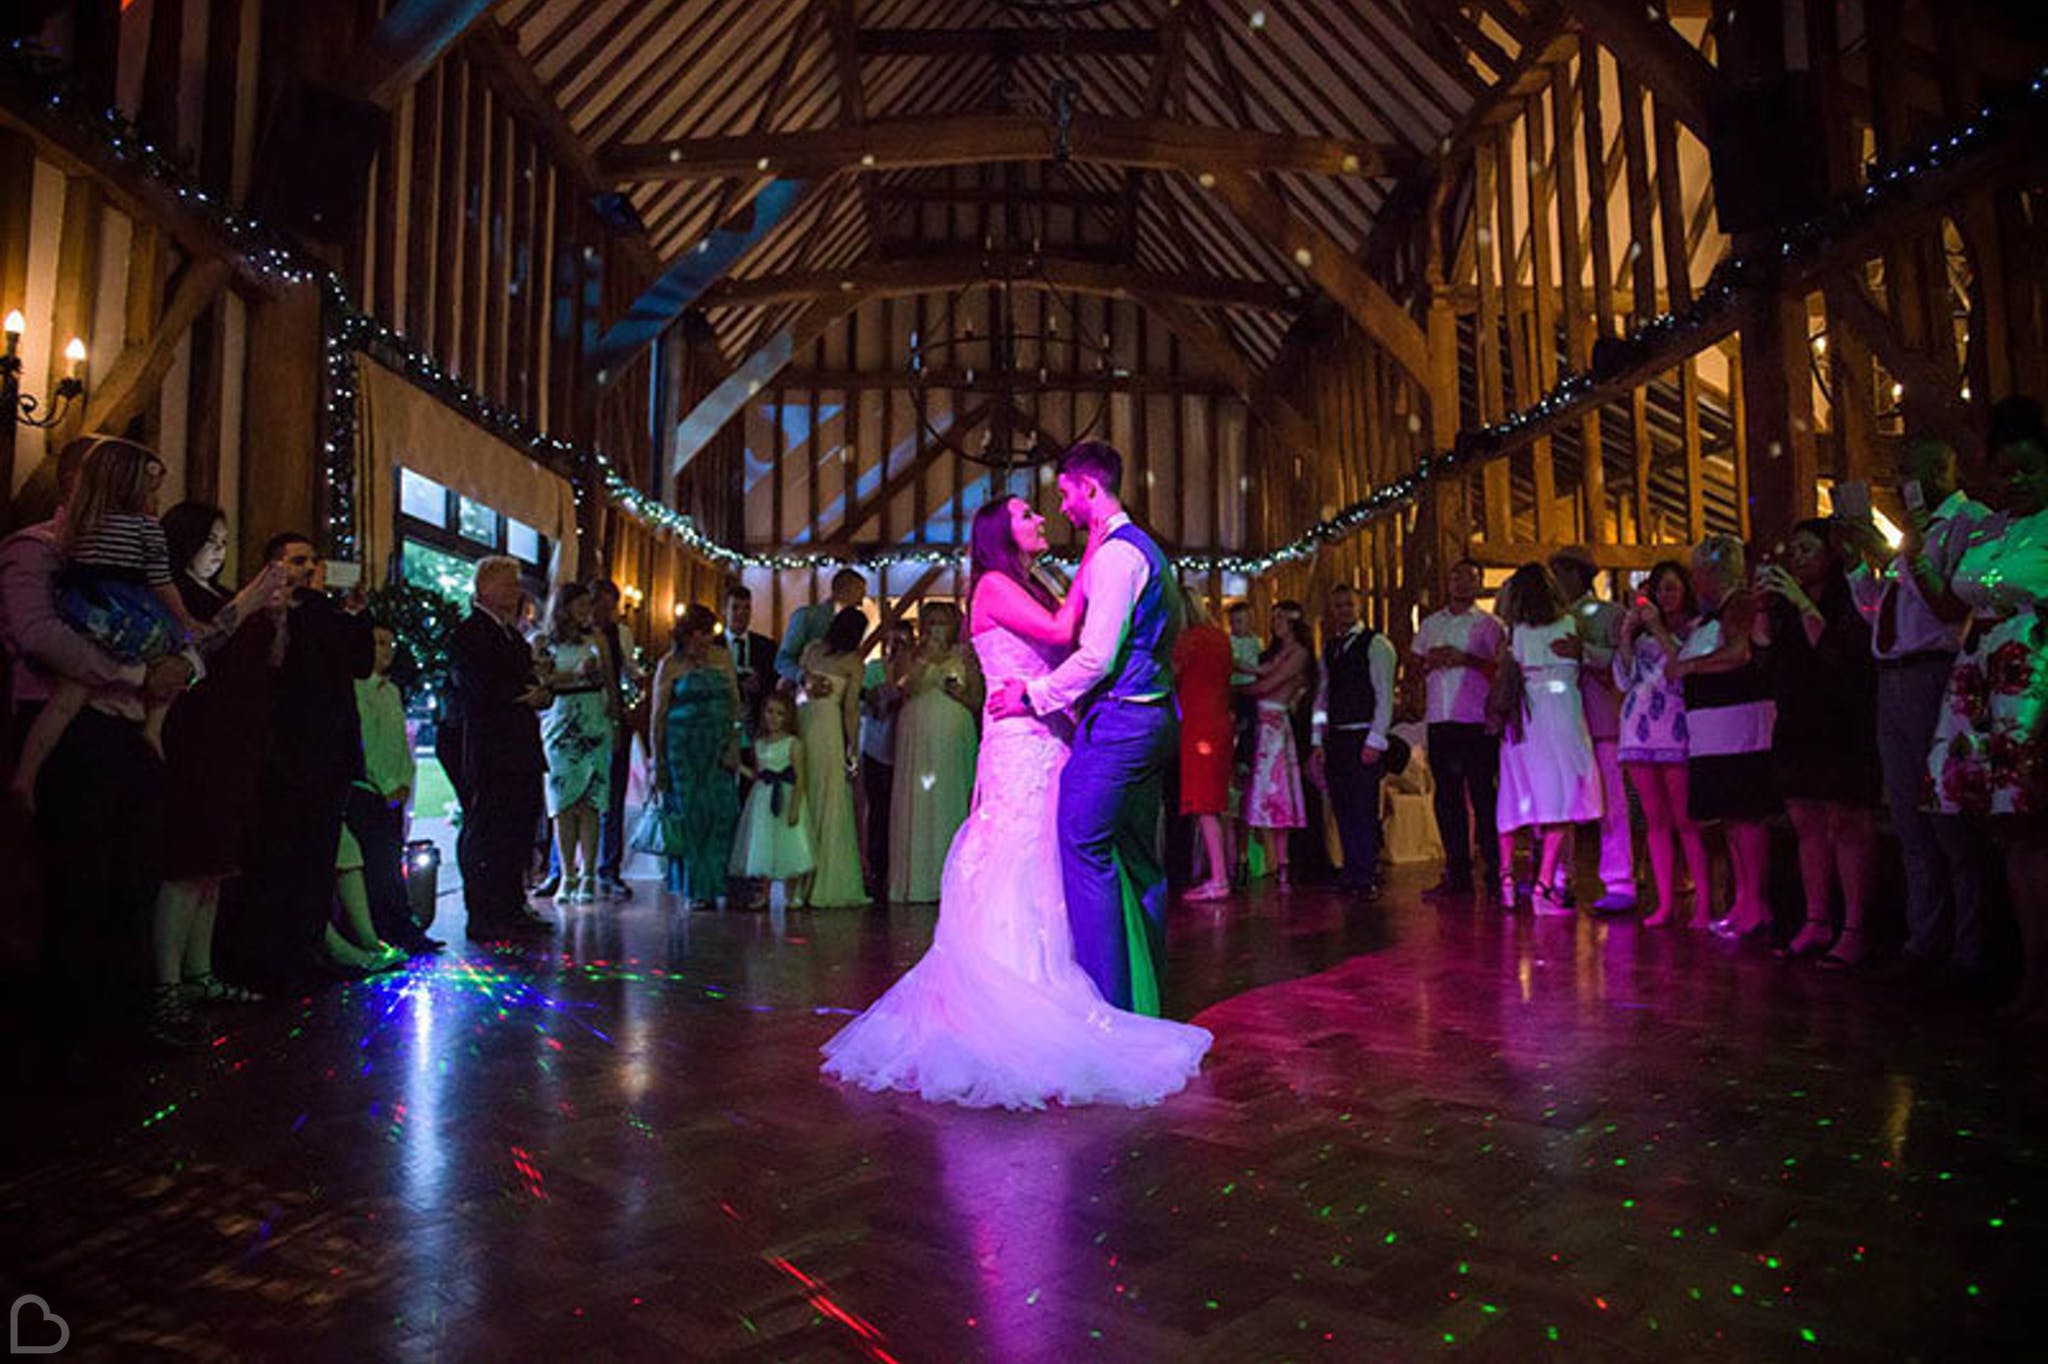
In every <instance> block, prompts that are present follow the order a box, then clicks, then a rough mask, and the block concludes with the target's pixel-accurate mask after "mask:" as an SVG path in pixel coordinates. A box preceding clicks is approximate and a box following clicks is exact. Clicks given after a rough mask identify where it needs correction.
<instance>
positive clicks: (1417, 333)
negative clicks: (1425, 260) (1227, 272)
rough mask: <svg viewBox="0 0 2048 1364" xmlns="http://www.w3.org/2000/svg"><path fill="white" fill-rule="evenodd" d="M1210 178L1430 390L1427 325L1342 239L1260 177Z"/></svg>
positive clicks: (1250, 223) (1253, 226) (1254, 228)
mask: <svg viewBox="0 0 2048 1364" xmlns="http://www.w3.org/2000/svg"><path fill="white" fill-rule="evenodd" d="M1209 178H1210V180H1211V187H1213V188H1214V190H1215V192H1216V195H1217V197H1219V198H1221V199H1222V200H1223V201H1224V203H1226V204H1228V205H1229V206H1230V209H1231V211H1232V212H1233V213H1235V214H1236V215H1237V217H1238V220H1239V221H1240V222H1242V223H1243V224H1244V225H1245V226H1246V227H1247V228H1249V229H1250V230H1251V232H1252V233H1253V235H1255V236H1258V237H1260V238H1262V239H1264V240H1265V242H1266V243H1267V244H1268V245H1269V246H1271V247H1273V248H1274V249H1275V250H1277V251H1278V252H1279V253H1280V254H1281V255H1282V256H1285V257H1287V258H1288V259H1290V260H1292V261H1294V263H1295V264H1297V265H1299V266H1300V267H1301V268H1302V269H1304V270H1306V271H1308V274H1309V277H1310V278H1311V279H1313V280H1315V282H1316V284H1317V285H1318V286H1320V287H1321V288H1322V289H1323V291H1324V292H1325V293H1327V294H1329V295H1330V297H1331V298H1332V299H1334V300H1335V301H1336V303H1337V306H1339V307H1340V308H1342V309H1343V310H1344V312H1345V313H1346V314H1347V315H1348V316H1349V317H1350V318H1351V319H1352V320H1353V321H1354V322H1356V323H1357V324H1358V325H1359V326H1360V327H1361V328H1363V329H1364V331H1365V334H1366V335H1367V336H1370V337H1371V338H1372V339H1373V340H1374V341H1376V342H1377V343H1378V344H1379V345H1380V346H1381V347H1383V348H1384V349H1385V350H1386V352H1387V354H1389V355H1391V356H1393V357H1394V361H1395V363H1397V364H1398V365H1400V366H1401V368H1402V369H1404V370H1406V371H1407V372H1408V375H1409V377H1410V378H1411V379H1413V380H1414V381H1415V383H1416V384H1418V385H1420V386H1421V388H1422V390H1423V391H1424V392H1425V393H1426V392H1428V391H1429V345H1428V343H1427V342H1426V341H1425V340H1424V339H1423V335H1422V328H1421V327H1419V326H1417V325H1416V323H1415V319H1414V318H1412V317H1410V316H1408V313H1407V310H1406V309H1404V308H1402V306H1401V305H1400V304H1399V303H1396V302H1395V301H1394V297H1393V295H1391V294H1389V293H1388V292H1387V291H1386V289H1385V288H1384V287H1382V286H1381V284H1380V282H1379V281H1378V280H1376V279H1374V278H1373V277H1372V276H1371V275H1370V274H1369V273H1367V271H1366V269H1365V267H1364V266H1363V265H1360V264H1359V263H1358V262H1357V261H1356V260H1353V259H1352V257H1351V253H1350V252H1349V251H1346V250H1345V249H1344V247H1343V245H1342V244H1341V243H1339V242H1338V241H1336V240H1335V239H1334V238H1332V237H1331V236H1330V235H1329V234H1328V233H1326V232H1324V231H1323V230H1322V229H1321V228H1320V227H1317V226H1316V225H1315V224H1314V223H1312V222H1310V221H1309V220H1308V219H1306V218H1304V217H1302V216H1301V215H1300V214H1298V213H1296V212H1295V211H1294V210H1293V209H1291V208H1289V207H1288V206H1287V201H1286V200H1284V199H1282V198H1281V197H1280V195H1279V193H1278V192H1277V191H1275V190H1273V189H1272V188H1271V187H1270V186H1268V185H1267V184H1266V183H1265V181H1263V180H1261V179H1259V178H1258V177H1257V176H1255V175H1250V174H1246V173H1244V172H1241V171H1228V172H1217V173H1216V174H1215V175H1213V176H1211V177H1209Z"/></svg>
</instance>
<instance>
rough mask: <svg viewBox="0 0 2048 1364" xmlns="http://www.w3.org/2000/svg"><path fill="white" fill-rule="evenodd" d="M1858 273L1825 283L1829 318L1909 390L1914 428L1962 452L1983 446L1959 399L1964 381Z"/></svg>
mask: <svg viewBox="0 0 2048 1364" xmlns="http://www.w3.org/2000/svg"><path fill="white" fill-rule="evenodd" d="M1853 274H1854V272H1852V271H1838V272H1836V273H1835V274H1833V275H1830V276H1829V277H1828V278H1827V279H1825V280H1823V281H1822V282H1821V290H1822V292H1823V294H1824V295H1825V296H1826V298H1827V304H1828V318H1829V320H1830V321H1831V322H1836V323H1839V324H1841V325H1842V326H1844V327H1847V328H1848V329H1849V330H1850V331H1852V332H1854V333H1855V334H1856V336H1857V338H1858V339H1860V340H1861V341H1862V342H1863V344H1864V345H1866V346H1868V347H1869V348H1870V349H1871V350H1872V351H1873V352H1875V353H1876V355H1877V358H1878V360H1879V361H1881V362H1882V363H1883V365H1884V367H1885V369H1886V370H1887V371H1889V372H1890V374H1891V376H1892V378H1893V379H1894V380H1896V381H1897V382H1898V383H1899V385H1900V386H1901V387H1902V388H1903V389H1904V390H1905V396H1904V398H1903V402H1904V403H1905V407H1906V411H1907V412H1908V413H1909V414H1910V415H1911V416H1912V418H1913V420H1914V424H1915V425H1916V426H1920V427H1923V428H1925V429H1926V430H1929V431H1932V432H1933V433H1935V434H1936V435H1939V436H1940V437H1942V439H1944V440H1947V441H1949V442H1951V443H1952V444H1955V445H1956V446H1957V447H1958V448H1964V447H1968V446H1973V445H1975V444H1976V443H1977V439H1978V433H1977V432H1976V430H1975V428H1974V425H1973V423H1972V420H1971V418H1970V415H1969V413H1968V411H1967V409H1966V408H1965V406H1964V405H1963V404H1962V401H1961V399H1960V397H1959V396H1958V395H1959V393H1960V390H1961V384H1962V380H1961V378H1960V376H1958V375H1957V374H1956V373H1955V372H1954V369H1953V366H1951V365H1947V364H1944V363H1943V362H1942V361H1943V357H1942V355H1941V354H1940V353H1939V352H1930V351H1924V350H1915V349H1913V348H1912V347H1910V346H1908V345H1907V344H1906V343H1905V339H1904V338H1903V337H1901V336H1900V335H1899V330H1898V327H1897V326H1896V325H1895V324H1894V322H1893V320H1892V319H1891V317H1890V316H1888V315H1887V314H1886V312H1885V310H1884V309H1882V308H1880V307H1879V306H1878V305H1877V303H1876V301H1875V300H1873V299H1872V298H1871V297H1870V295H1869V293H1868V292H1866V291H1865V289H1864V287H1863V285H1862V284H1860V283H1859V282H1857V280H1856V279H1855V278H1854V277H1853Z"/></svg>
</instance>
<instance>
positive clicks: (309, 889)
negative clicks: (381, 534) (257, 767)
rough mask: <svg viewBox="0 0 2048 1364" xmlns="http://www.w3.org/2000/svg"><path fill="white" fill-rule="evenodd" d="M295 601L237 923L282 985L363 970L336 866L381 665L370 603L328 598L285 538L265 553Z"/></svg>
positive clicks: (321, 580)
mask: <svg viewBox="0 0 2048 1364" xmlns="http://www.w3.org/2000/svg"><path fill="white" fill-rule="evenodd" d="M263 557H264V560H265V562H267V563H275V564H277V565H279V566H280V568H281V570H282V572H283V575H284V579H285V586H286V589H287V592H288V596H287V605H286V608H285V612H284V623H283V624H282V625H281V626H280V627H279V631H280V636H281V639H282V646H281V648H280V650H279V651H278V652H277V653H276V654H274V655H273V663H274V670H273V672H272V673H271V693H270V694H271V705H270V714H269V725H268V727H267V732H266V734H265V736H264V754H263V767H262V772H261V776H260V781H259V785H258V790H257V801H256V821H255V827H254V829H253V831H252V836H251V839H250V847H251V849H252V850H253V857H252V861H251V865H250V868H249V875H248V876H247V877H246V878H244V881H243V883H242V884H241V885H239V886H238V887H237V893H236V896H235V902H236V906H237V917H238V919H239V920H240V921H241V922H244V923H246V924H247V928H246V930H244V931H243V932H242V933H240V934H238V936H246V937H247V939H248V940H249V941H250V942H251V944H252V945H253V946H254V947H255V948H256V949H257V952H258V961H259V966H258V973H259V975H260V977H261V978H262V980H263V981H264V982H266V983H269V984H271V985H273V986H287V985H290V984H293V983H296V982H299V981H303V980H305V979H306V978H307V977H308V975H309V973H311V972H313V971H315V970H316V969H319V968H323V967H324V968H329V969H334V970H339V971H340V972H341V973H342V974H344V975H347V974H354V973H356V972H357V970H358V968H359V963H358V962H356V961H353V960H351V959H349V957H348V956H347V955H345V954H344V955H343V956H342V957H341V958H340V959H337V957H336V954H335V953H334V952H333V951H332V949H333V947H334V945H335V942H336V939H335V938H334V937H333V935H332V932H331V930H332V926H333V925H332V918H333V907H334V864H335V854H336V850H337V849H338V848H340V847H341V832H342V813H343V810H344V809H345V807H346V806H347V804H348V791H349V786H350V784H351V783H353V782H354V781H355V779H356V778H357V777H358V776H359V775H360V774H361V772H362V766H363V735H362V728H361V724H360V722H359V721H358V719H357V717H356V694H355V680H356V679H357V678H359V677H367V676H369V673H370V667H371V664H372V663H373V662H374V661H375V658H376V644H375V642H374V641H373V640H372V639H371V636H370V622H369V619H368V617H366V616H364V615H363V614H362V612H361V601H360V598H359V597H358V598H354V599H351V600H350V601H349V602H348V603H347V604H346V605H343V604H341V603H339V602H337V601H336V600H335V599H334V598H332V597H330V596H329V595H328V594H327V592H326V590H325V589H326V581H325V565H324V564H323V562H322V560H321V558H320V554H319V551H318V550H317V549H315V548H314V546H313V543H312V541H311V540H310V539H308V538H307V537H306V536H304V535H300V534H297V533H295V532H290V531H287V532H283V533H281V534H278V535H273V536H271V537H270V539H269V541H268V542H267V543H266V544H265V545H264V547H263Z"/></svg>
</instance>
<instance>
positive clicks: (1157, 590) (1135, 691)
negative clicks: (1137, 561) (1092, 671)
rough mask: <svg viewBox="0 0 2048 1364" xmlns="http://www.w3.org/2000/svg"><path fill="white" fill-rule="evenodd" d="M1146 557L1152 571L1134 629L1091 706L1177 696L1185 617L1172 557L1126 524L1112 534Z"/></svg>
mask: <svg viewBox="0 0 2048 1364" xmlns="http://www.w3.org/2000/svg"><path fill="white" fill-rule="evenodd" d="M1109 538H1110V539H1111V540H1121V541H1123V542H1124V543H1125V544H1127V545H1129V546H1131V547H1132V548H1133V549H1135V550H1137V551H1138V552H1139V553H1140V554H1142V555H1144V556H1145V566H1146V567H1147V568H1149V569H1150V570H1151V574H1150V576H1148V577H1147V578H1146V579H1145V586H1144V589H1143V590H1142V591H1140V592H1139V593H1138V600H1137V604H1136V605H1135V606H1133V607H1132V609H1131V624H1130V628H1128V629H1126V630H1125V631H1124V638H1123V643H1122V644H1121V645H1119V646H1118V648H1117V652H1116V657H1115V658H1114V659H1112V660H1111V661H1110V665H1109V672H1108V674H1107V675H1106V676H1105V677H1104V679H1103V681H1102V684H1101V685H1100V686H1099V687H1097V688H1096V689H1095V690H1094V691H1093V692H1091V693H1090V694H1089V696H1088V701H1089V702H1090V703H1093V702H1096V701H1100V700H1103V699H1105V698H1114V697H1125V698H1129V697H1138V696H1171V695H1172V694H1173V643H1174V637H1175V636H1176V635H1177V634H1178V633H1179V632H1180V628H1179V612H1178V611H1177V610H1176V609H1175V603H1174V597H1173V576H1172V574H1171V573H1170V572H1169V571H1168V569H1167V564H1166V556H1165V555H1164V554H1162V553H1161V552H1160V550H1159V546H1158V545H1156V544H1154V543H1153V542H1152V537H1151V536H1149V535H1147V534H1145V532H1144V531H1141V530H1139V529H1138V528H1137V526H1135V525H1133V524H1131V523H1130V522H1125V523H1124V524H1123V525H1121V526H1118V527H1117V528H1116V530H1114V531H1113V532H1111V533H1110V537H1109Z"/></svg>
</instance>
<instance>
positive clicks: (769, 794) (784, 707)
mask: <svg viewBox="0 0 2048 1364" xmlns="http://www.w3.org/2000/svg"><path fill="white" fill-rule="evenodd" d="M854 614H856V615H858V614H859V612H855V613H854ZM810 647H811V648H813V649H815V648H816V647H817V645H816V643H813V644H812V645H811V646H810ZM796 710H797V707H796V705H795V704H794V703H792V702H791V701H790V699H789V697H787V696H785V695H783V694H781V693H779V692H778V693H775V694H772V695H770V696H769V697H768V698H767V699H766V700H764V701H763V702H762V703H761V731H760V733H759V735H758V736H757V737H756V739H755V742H754V752H753V764H752V768H751V770H750V771H749V773H748V775H749V777H750V782H749V789H748V791H747V806H746V809H744V810H743V811H741V812H740V820H739V829H738V837H737V838H736V839H735V841H734V843H733V849H732V874H733V875H734V876H736V877H744V878H746V879H747V880H750V881H760V882H764V883H766V884H767V886H768V893H769V895H770V896H771V897H772V896H774V895H775V894H776V893H777V892H778V891H780V893H781V894H782V896H783V898H784V901H785V902H786V903H794V904H799V905H800V904H802V903H803V902H804V900H803V892H802V890H801V889H800V887H801V886H802V885H803V883H804V882H805V881H807V880H810V879H811V872H812V869H813V868H814V867H815V866H816V865H817V862H816V859H815V857H814V855H813V853H812V849H811V838H810V828H811V823H812V821H811V820H809V819H807V818H806V817H805V814H804V808H805V793H806V791H807V790H808V788H809V777H810V768H809V759H808V757H807V754H806V750H805V745H804V741H803V740H802V739H801V738H800V737H798V736H797V735H796V734H795V733H793V732H792V727H793V726H794V725H795V724H796V723H798V722H797V716H796Z"/></svg>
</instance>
